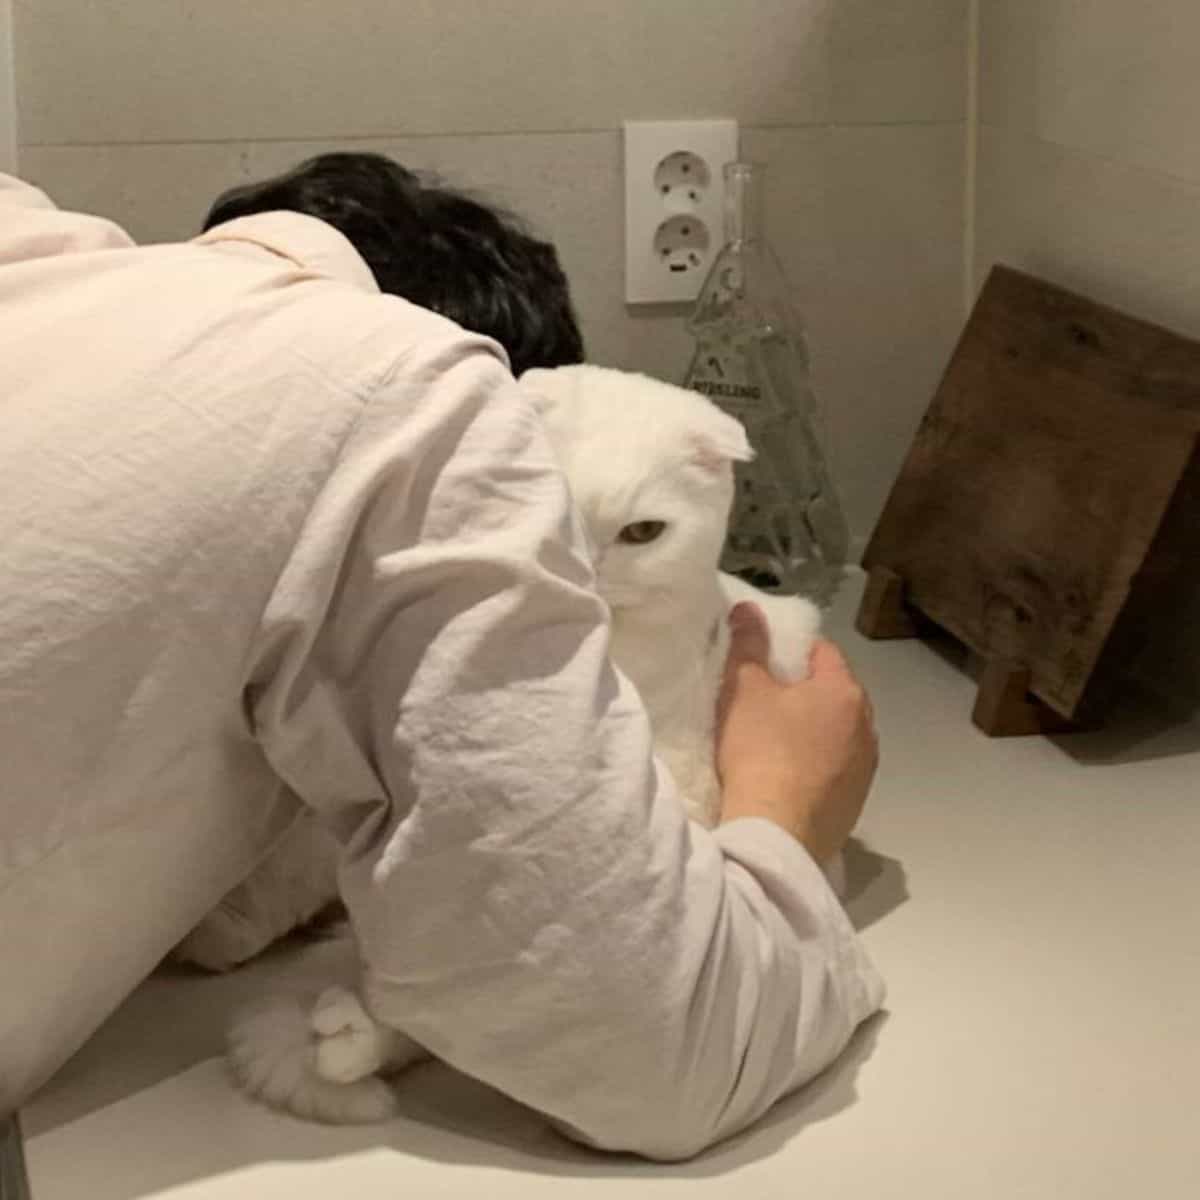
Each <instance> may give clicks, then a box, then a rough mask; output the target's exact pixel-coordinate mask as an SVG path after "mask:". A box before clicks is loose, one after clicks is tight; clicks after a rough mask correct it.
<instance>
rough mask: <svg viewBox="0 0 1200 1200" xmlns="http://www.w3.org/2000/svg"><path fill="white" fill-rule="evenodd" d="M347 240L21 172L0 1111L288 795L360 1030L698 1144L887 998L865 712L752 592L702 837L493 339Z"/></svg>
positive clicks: (6, 252)
mask: <svg viewBox="0 0 1200 1200" xmlns="http://www.w3.org/2000/svg"><path fill="white" fill-rule="evenodd" d="M369 253H370V250H369V247H368V254H369ZM368 262H369V258H367V259H364V257H363V255H362V254H360V253H359V252H357V251H356V249H355V247H354V246H353V245H352V244H351V242H350V240H348V238H347V237H346V236H345V235H344V234H343V233H340V232H338V230H337V229H336V228H335V227H334V225H333V224H331V223H329V222H327V221H324V220H319V219H316V218H315V217H314V216H311V215H307V214H304V213H299V212H295V211H290V212H270V213H260V214H258V215H253V216H248V217H242V218H239V219H235V220H232V221H229V222H226V223H222V224H219V225H216V226H215V227H213V228H211V229H209V230H208V232H207V233H205V234H204V235H203V236H202V237H201V238H199V239H197V240H196V241H195V242H191V243H186V244H180V245H164V246H150V247H137V246H135V245H134V244H133V243H132V242H131V241H130V240H129V239H128V237H127V236H126V235H125V234H124V233H123V232H122V231H120V230H119V229H117V228H116V227H115V226H113V225H111V224H109V223H108V222H105V221H102V220H99V219H97V218H93V217H88V216H82V215H77V214H68V213H62V212H59V211H58V210H56V209H55V208H54V207H53V206H52V205H51V203H50V201H49V200H48V199H47V198H46V197H45V196H43V195H42V194H41V193H39V192H37V191H35V190H33V189H31V188H28V187H26V186H25V185H22V184H20V183H19V182H17V181H15V180H10V179H0V396H3V411H4V433H3V436H2V438H0V479H2V480H3V489H4V495H3V503H0V542H2V543H3V545H4V555H3V559H2V561H0V572H2V578H0V838H2V846H3V857H2V859H0V961H2V962H4V963H6V964H10V970H9V974H8V975H7V977H6V983H5V986H4V988H3V989H0V1111H2V1110H4V1109H5V1108H11V1107H13V1106H15V1105H17V1104H19V1103H21V1102H23V1101H24V1099H25V1098H27V1097H28V1096H29V1095H30V1093H31V1092H32V1091H33V1090H34V1089H35V1088H36V1087H38V1086H39V1085H40V1084H41V1083H42V1082H43V1081H44V1080H45V1079H46V1078H47V1077H48V1076H49V1074H50V1073H51V1072H52V1071H53V1070H55V1069H56V1068H57V1066H58V1065H60V1064H61V1063H62V1061H64V1059H65V1058H66V1057H67V1056H68V1055H69V1054H70V1053H72V1052H73V1051H74V1050H75V1049H76V1048H77V1047H78V1046H79V1045H80V1044H81V1043H82V1041H83V1040H84V1039H86V1038H87V1037H88V1036H89V1035H90V1034H91V1032H92V1031H93V1030H94V1029H95V1028H96V1027H97V1025H98V1024H99V1023H100V1022H101V1021H102V1020H103V1019H104V1018H105V1017H106V1016H107V1015H108V1013H109V1012H111V1011H112V1009H113V1008H114V1007H115V1006H116V1005H117V1004H119V1003H120V1001H121V1000H122V999H123V997H124V996H125V995H127V994H128V992H129V991H130V990H131V989H132V988H133V987H134V986H136V984H137V983H138V982H139V981H140V980H141V979H142V978H143V977H144V976H145V975H146V974H147V973H148V972H149V971H150V970H151V969H152V968H153V967H154V965H155V964H156V962H157V961H158V960H159V959H160V958H161V957H162V955H163V954H164V953H166V951H167V950H168V949H169V948H170V947H171V946H172V945H173V944H174V943H175V942H176V941H178V939H179V938H180V937H181V936H182V935H183V934H184V933H186V931H187V930H188V929H190V928H191V927H192V926H193V925H194V924H195V923H196V921H197V920H198V919H199V918H200V917H201V916H202V915H203V914H204V913H205V912H206V911H207V910H208V909H210V908H211V907H212V905H213V904H214V903H216V901H217V900H218V899H219V898H220V897H221V896H222V895H223V894H224V893H225V892H226V891H227V890H228V889H229V888H230V887H231V886H232V885H234V884H235V883H236V882H237V881H238V880H239V879H242V878H244V877H245V875H246V874H247V873H248V871H249V870H250V869H251V867H252V866H253V864H254V862H255V861H256V860H257V859H258V857H259V856H260V855H261V854H262V853H263V852H264V851H265V850H266V848H267V847H268V846H269V845H270V844H271V843H272V842H273V841H274V840H275V839H276V838H278V837H279V836H280V834H281V833H282V832H283V831H284V830H285V829H286V828H287V826H288V825H289V823H290V822H291V821H292V819H293V818H294V816H295V814H296V813H297V811H298V810H299V806H300V805H307V806H310V807H312V808H314V809H316V810H318V811H320V812H321V813H323V814H324V815H325V816H326V818H327V819H328V821H329V823H330V825H331V827H333V828H334V829H335V830H336V831H337V832H338V834H339V836H340V837H341V838H342V840H343V842H344V845H345V853H344V859H343V862H342V866H341V870H340V877H339V882H340V888H341V892H342V897H343V899H344V901H345V903H346V906H347V909H348V912H349V914H350V918H351V920H352V922H353V924H354V927H355V933H356V938H357V941H358V944H359V946H360V948H361V953H362V959H363V963H362V966H363V988H364V992H365V995H366V998H367V1000H368V1003H369V1004H370V1006H371V1008H372V1010H373V1012H374V1014H375V1015H376V1016H377V1017H378V1018H379V1019H381V1020H383V1021H385V1022H388V1023H391V1024H394V1025H396V1026H397V1027H399V1028H402V1029H404V1030H405V1031H406V1032H407V1033H409V1034H410V1035H412V1036H413V1037H414V1038H416V1039H417V1040H418V1041H419V1042H421V1043H422V1044H424V1045H425V1046H426V1047H427V1048H428V1049H429V1050H430V1051H431V1052H433V1053H434V1054H436V1055H438V1056H439V1057H441V1058H444V1059H445V1060H446V1061H448V1062H449V1063H451V1064H453V1065H455V1066H457V1067H459V1068H460V1069H462V1070H464V1071H466V1072H468V1073H470V1074H473V1075H475V1076H477V1077H479V1078H481V1079H483V1080H485V1081H487V1082H489V1083H491V1084H493V1085H494V1086H496V1087H497V1088H499V1089H501V1090H502V1091H505V1092H507V1093H508V1094H510V1095H512V1096H514V1097H515V1098H517V1099H519V1100H521V1101H523V1102H525V1103H527V1104H529V1105H531V1106H532V1107H534V1108H537V1109H539V1110H541V1111H542V1112H544V1113H546V1114H547V1115H548V1116H549V1117H551V1118H552V1119H553V1120H554V1121H555V1122H556V1123H557V1124H559V1126H560V1127H562V1128H564V1129H566V1130H568V1131H569V1132H571V1133H572V1134H573V1135H574V1136H577V1137H579V1138H580V1139H582V1140H585V1141H587V1142H589V1143H591V1144H593V1145H597V1146H601V1147H607V1148H611V1149H621V1150H630V1151H634V1152H637V1153H640V1154H644V1155H648V1156H652V1157H660V1158H677V1157H683V1156H687V1155H690V1154H693V1153H695V1152H697V1151H698V1150H700V1149H702V1148H703V1147H704V1146H705V1145H707V1144H709V1143H710V1142H712V1141H713V1140H716V1139H717V1138H720V1137H723V1136H725V1135H727V1134H729V1133H732V1132H734V1131H736V1130H737V1129H740V1128H742V1127H744V1126H745V1125H746V1124H748V1123H749V1122H751V1121H753V1120H754V1119H755V1118H756V1117H758V1116H759V1115H760V1114H761V1113H762V1112H763V1111H765V1110H766V1108H767V1107H769V1106H770V1104H772V1103H773V1102H774V1101H775V1100H776V1099H777V1098H778V1097H779V1096H781V1095H783V1094H785V1093H786V1092H788V1091H790V1090H792V1089H793V1088H795V1087H797V1086H799V1085H800V1084H801V1083H803V1082H805V1081H806V1080H807V1079H809V1078H811V1077H812V1076H813V1075H814V1074H816V1073H817V1072H818V1071H819V1070H821V1069H823V1068H824V1067H825V1066H826V1065H828V1063H829V1062H831V1061H832V1060H833V1058H835V1057H836V1055H837V1054H838V1053H839V1052H840V1050H841V1049H842V1048H843V1046H844V1045H845V1043H846V1041H847V1040H848V1038H849V1036H850V1034H851V1033H852V1031H853V1029H854V1028H855V1026H856V1025H857V1024H858V1023H859V1022H860V1021H861V1020H863V1019H864V1018H865V1017H866V1016H868V1015H869V1014H870V1013H871V1012H873V1011H874V1010H875V1009H876V1008H877V1007H878V1006H879V1004H880V1002H881V999H882V985H881V983H880V981H879V979H878V977H877V975H876V974H875V972H874V970H873V969H872V967H871V966H870V964H869V962H868V961H867V959H866V957H865V955H864V953H863V951H862V949H861V947H860V946H859V944H858V942H857V940H856V938H855V936H854V933H853V930H852V929H851V927H850V925H849V923H848V921H847V919H846V917H845V914H844V913H843V912H842V910H841V908H840V906H839V904H838V902H837V900H836V899H835V898H834V896H833V895H832V893H831V892H830V890H829V888H828V886H827V884H826V882H825V880H824V877H823V875H822V874H821V871H820V869H819V865H818V864H819V863H820V862H822V861H824V860H826V859H827V858H828V857H830V856H831V855H832V854H834V853H836V851H837V850H838V849H839V848H840V847H841V845H842V844H843V842H844V841H845V839H846V837H847V836H848V835H849V832H850V830H851V829H852V828H853V825H854V823H855V821H856V819H857V817H858V814H859V811H860V809H861V807H862V804H863V801H864V799H865V796H866V793H867V790H868V787H869V784H870V780H871V777H872V775H873V772H874V767H875V743H874V734H873V731H872V729H871V723H870V708H869V704H868V703H867V701H866V698H865V696H864V695H863V693H862V690H861V688H859V687H858V685H857V684H856V683H855V681H854V680H853V679H852V677H851V676H850V674H849V672H848V671H847V670H846V668H845V664H844V663H843V662H842V661H841V659H840V657H839V656H838V654H837V652H836V651H835V650H833V649H832V647H830V646H828V645H822V646H821V647H820V648H819V650H818V652H817V654H816V655H815V656H814V671H813V679H812V680H811V681H809V682H807V683H804V684H797V685H793V686H790V687H789V686H784V685H780V684H777V683H775V682H774V681H773V680H771V679H770V677H769V675H768V673H767V672H766V670H765V668H764V666H763V662H764V650H765V647H764V645H763V630H762V626H761V623H759V622H758V621H757V620H756V619H755V614H754V612H753V610H752V609H751V610H750V611H749V612H748V613H743V614H741V616H740V619H739V622H738V624H737V625H736V626H735V631H734V632H735V636H734V649H733V651H732V653H731V668H730V671H729V678H728V681H727V688H726V693H725V697H724V704H723V709H724V715H723V722H722V727H721V733H720V736H719V745H718V767H719V770H720V773H721V777H722V782H723V808H722V825H721V826H720V827H719V828H718V829H717V830H716V831H715V832H714V833H711V834H710V833H708V832H705V831H703V830H699V829H696V828H694V827H692V826H691V825H689V823H688V822H687V821H686V819H685V818H684V815H683V812H682V808H681V806H680V804H679V803H678V800H677V798H676V797H675V795H674V791H673V783H672V781H671V780H670V778H669V777H668V776H667V775H666V773H665V772H664V771H663V770H661V769H659V768H657V767H656V764H655V763H654V760H653V758H652V756H651V749H650V737H649V730H648V726H647V722H646V719H645V714H644V712H643V711H642V709H641V707H640V704H639V702H638V700H637V697H636V695H635V694H634V693H633V691H632V689H631V688H630V686H629V684H628V683H627V681H625V680H624V679H622V678H621V677H620V676H618V675H617V674H616V673H615V672H614V671H613V669H612V667H611V665H610V663H609V660H608V655H607V628H606V622H605V613H604V608H603V605H602V603H601V601H600V600H599V599H598V597H597V596H596V594H595V591H594V588H593V579H592V574H591V570H590V567H589V565H588V562H587V558H586V547H585V543H584V539H583V536H582V533H581V531H580V529H579V526H578V523H577V520H576V518H575V515H574V513H573V511H572V509H571V506H570V502H569V498H568V495H567V492H566V489H565V486H564V483H563V479H562V476H561V474H560V472H559V471H558V469H557V467H556V466H555V464H554V462H553V459H552V456H551V454H550V452H549V449H548V446H547V444H546V441H545V437H544V435H543V431H542V429H541V427H540V425H539V423H538V420H537V417H536V414H535V413H533V411H532V410H531V408H530V407H529V406H528V405H527V404H526V402H525V401H524V399H523V397H522V396H521V394H520V392H519V390H518V389H516V388H515V387H514V385H513V383H512V377H511V375H510V373H509V371H508V369H507V365H506V363H505V361H504V356H503V353H502V351H501V350H500V349H499V347H498V345H497V344H496V343H495V342H493V341H491V340H489V339H487V338H484V337H482V336H480V335H478V334H470V333H467V332H465V331H464V330H463V329H462V328H461V327H459V326H458V325H456V324H454V323H452V322H451V321H450V320H448V319H446V318H445V317H442V316H439V315H437V314H436V313H434V312H432V311H430V310H429V309H428V308H421V307H417V306H415V305H414V304H412V303H409V302H407V301H405V300H403V299H400V298H399V297H398V296H394V295H384V294H381V293H380V290H379V284H378V282H377V279H376V276H375V275H374V274H373V271H372V269H371V267H370V266H369V265H368Z"/></svg>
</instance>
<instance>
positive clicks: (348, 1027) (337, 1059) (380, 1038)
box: [310, 987, 427, 1083]
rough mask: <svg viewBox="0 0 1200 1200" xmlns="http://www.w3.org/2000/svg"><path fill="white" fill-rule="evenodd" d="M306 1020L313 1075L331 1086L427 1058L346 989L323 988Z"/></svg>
mask: <svg viewBox="0 0 1200 1200" xmlns="http://www.w3.org/2000/svg"><path fill="white" fill-rule="evenodd" d="M310 1021H311V1024H312V1029H313V1032H314V1034H315V1035H316V1042H315V1053H316V1069H317V1073H318V1074H319V1075H320V1076H321V1077H322V1078H323V1079H327V1080H329V1081H330V1082H331V1083H352V1082H353V1081H355V1080H358V1079H363V1078H365V1077H366V1076H368V1075H375V1074H379V1073H384V1074H390V1073H392V1072H395V1071H399V1070H401V1069H402V1068H403V1067H407V1066H408V1065H409V1064H411V1063H414V1062H417V1061H418V1060H420V1059H422V1058H426V1057H427V1054H426V1051H425V1049H424V1048H423V1047H422V1046H419V1045H418V1044H417V1043H416V1042H414V1041H413V1040H412V1038H410V1037H406V1036H405V1035H404V1034H403V1033H401V1032H400V1031H399V1030H398V1029H391V1028H389V1027H387V1026H386V1025H381V1024H380V1023H379V1022H378V1021H376V1020H375V1018H374V1017H372V1016H371V1014H370V1013H369V1012H367V1010H366V1009H365V1008H364V1007H363V1005H362V1002H361V1001H360V1000H359V998H358V996H356V995H355V994H354V992H352V991H350V989H349V988H344V987H330V988H326V989H325V991H323V992H322V993H321V994H320V996H318V997H317V1002H316V1004H314V1005H313V1010H312V1015H311V1017H310Z"/></svg>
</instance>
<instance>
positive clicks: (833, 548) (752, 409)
mask: <svg viewBox="0 0 1200 1200" xmlns="http://www.w3.org/2000/svg"><path fill="white" fill-rule="evenodd" d="M763 170H764V168H763V167H762V166H761V165H760V164H758V163H745V162H735V163H729V164H727V165H726V167H725V245H724V248H723V249H722V250H721V252H720V254H719V255H718V256H717V258H716V261H715V262H714V263H713V265H712V269H711V270H710V271H709V273H708V277H707V279H706V280H705V282H704V286H703V287H702V288H701V291H700V297H699V299H698V300H697V301H696V307H695V309H694V310H693V312H692V315H691V318H690V319H689V321H688V330H689V332H690V333H691V335H692V337H693V338H694V339H695V354H694V356H693V359H692V364H691V366H690V367H689V369H688V373H687V377H686V379H685V381H684V386H685V387H689V388H692V389H693V390H695V391H697V392H702V393H703V394H704V395H706V396H708V397H709V398H710V399H712V400H713V401H715V402H716V403H717V404H719V405H720V406H721V407H722V408H724V409H725V410H726V411H727V412H729V413H732V414H733V416H735V417H737V418H738V419H739V420H740V421H741V422H742V424H743V425H744V426H745V428H746V433H747V435H748V437H749V439H750V443H751V445H752V446H753V447H754V451H755V458H754V460H753V461H752V462H748V463H737V464H736V473H735V478H736V491H735V495H734V504H733V511H732V513H731V514H730V522H729V535H728V538H727V539H726V543H725V550H724V553H723V556H722V559H721V567H722V569H723V570H725V571H728V572H730V574H733V575H738V576H741V578H743V579H745V580H746V581H747V582H749V583H753V584H755V585H756V586H758V587H761V588H764V589H765V590H767V591H778V592H785V593H794V594H802V595H806V596H809V597H811V598H812V599H814V600H816V601H817V602H818V603H822V604H824V603H828V602H829V600H830V599H831V598H832V596H833V594H834V592H835V591H836V590H837V585H838V582H839V581H840V579H841V577H842V568H843V566H844V564H845V561H846V553H847V548H848V544H849V531H848V528H847V525H846V518H845V516H844V515H843V512H842V506H841V504H840V502H839V501H838V497H837V493H836V491H835V490H834V486H833V481H832V479H831V478H830V473H829V467H828V463H827V460H826V456H825V451H824V449H823V447H822V441H821V437H820V435H819V432H818V424H819V420H820V418H819V415H818V410H817V404H816V400H815V397H814V395H813V390H812V386H811V383H810V381H809V359H808V347H807V344H806V341H805V336H804V329H803V326H802V325H801V323H800V321H799V318H798V317H797V316H796V313H795V310H794V309H793V307H792V304H791V300H790V289H789V287H788V283H787V279H786V277H785V276H784V273H783V269H782V267H781V266H780V265H779V261H778V259H777V258H776V257H775V254H774V252H773V251H772V250H771V247H770V246H769V245H768V244H767V242H766V240H765V238H764V237H763V221H762V178H763Z"/></svg>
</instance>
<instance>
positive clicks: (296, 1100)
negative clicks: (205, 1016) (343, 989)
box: [227, 996, 397, 1125]
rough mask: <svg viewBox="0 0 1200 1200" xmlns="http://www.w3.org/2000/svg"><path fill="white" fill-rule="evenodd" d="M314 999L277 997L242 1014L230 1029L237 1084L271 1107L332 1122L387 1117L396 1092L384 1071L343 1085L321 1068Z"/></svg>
mask: <svg viewBox="0 0 1200 1200" xmlns="http://www.w3.org/2000/svg"><path fill="white" fill-rule="evenodd" d="M312 1016H313V1013H312V1002H311V1000H310V999H305V998H303V997H298V996H272V997H268V998H266V999H264V1000H261V1001H259V1002H258V1003H256V1004H255V1005H253V1006H251V1007H249V1008H247V1009H244V1010H243V1011H242V1012H240V1013H238V1014H237V1016H236V1017H235V1019H234V1021H233V1023H232V1024H231V1026H230V1028H229V1034H228V1045H227V1061H228V1063H229V1070H230V1074H231V1075H232V1076H233V1079H234V1082H235V1083H236V1084H237V1086H238V1087H239V1088H240V1089H241V1091H243V1092H245V1093H246V1094H247V1095H248V1096H251V1097H252V1098H253V1099H255V1100H258V1101H259V1102H261V1103H263V1104H266V1105H268V1106H269V1107H271V1108H276V1109H279V1110H281V1111H283V1112H287V1113H291V1114H292V1115H293V1116H297V1117H303V1118H305V1119H306V1120H309V1121H323V1122H325V1123H327V1124H331V1125H359V1124H368V1123H371V1122H375V1121H384V1120H387V1119H388V1118H389V1117H391V1116H394V1115H395V1113H396V1108H397V1105H396V1096H395V1093H394V1092H393V1091H392V1089H391V1087H390V1086H389V1085H388V1083H387V1082H386V1081H385V1080H383V1079H380V1078H379V1076H378V1075H374V1074H368V1075H366V1076H365V1077H363V1078H361V1079H355V1080H353V1081H351V1082H345V1083H337V1082H332V1081H330V1080H328V1079H326V1078H324V1077H323V1076H322V1075H321V1074H320V1073H319V1072H318V1070H317V1066H316V1058H317V1042H318V1039H316V1038H314V1032H313V1027H312Z"/></svg>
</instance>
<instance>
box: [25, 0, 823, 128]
mask: <svg viewBox="0 0 1200 1200" xmlns="http://www.w3.org/2000/svg"><path fill="white" fill-rule="evenodd" d="M835 2H836V0H738V2H737V3H736V4H731V3H729V2H728V0H655V2H654V3H645V2H644V0H571V2H570V3H569V4H564V3H562V0H500V2H498V0H441V2H440V3H437V4H435V3H432V2H430V0H423V2H421V3H405V4H398V3H395V0H355V2H354V3H353V4H347V5H335V4H332V3H329V0H253V2H252V3H245V2H244V0H181V2H179V3H170V4H166V3H162V2H161V0H108V2H107V3H104V4H96V3H92V4H80V3H79V0H16V30H17V39H18V47H19V55H18V71H19V89H20V98H21V118H22V126H23V135H22V136H23V140H24V141H25V142H27V143H31V144H77V143H106V142H142V141H166V142H178V141H192V140H233V139H249V140H265V139H288V138H321V137H348V136H353V137H367V136H398V135H406V134H415V133H439V134H440V133H450V134H460V133H465V132H515V131H521V132H529V131H539V130H549V131H554V130H590V129H615V128H617V127H618V126H619V124H620V122H621V120H623V119H626V118H637V117H650V118H653V117H663V118H666V117H688V116H703V115H713V116H733V117H736V118H738V119H739V120H740V121H741V122H743V123H744V124H755V123H768V124H802V123H807V122H818V121H821V120H824V119H825V116H826V111H827V107H828V77H827V53H826V46H827V40H828V20H829V12H830V6H831V4H833V3H835Z"/></svg>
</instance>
